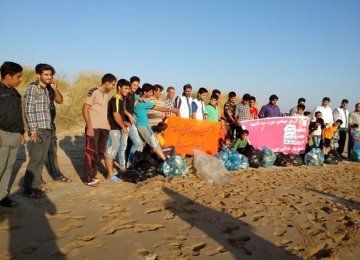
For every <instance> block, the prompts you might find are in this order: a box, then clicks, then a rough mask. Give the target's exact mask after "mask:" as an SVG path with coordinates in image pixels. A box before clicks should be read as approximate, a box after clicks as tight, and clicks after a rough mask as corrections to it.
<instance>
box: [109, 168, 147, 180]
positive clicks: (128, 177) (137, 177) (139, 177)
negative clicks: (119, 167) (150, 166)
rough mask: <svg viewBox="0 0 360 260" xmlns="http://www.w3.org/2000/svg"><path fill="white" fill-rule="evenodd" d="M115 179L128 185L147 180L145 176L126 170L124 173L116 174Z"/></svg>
mask: <svg viewBox="0 0 360 260" xmlns="http://www.w3.org/2000/svg"><path fill="white" fill-rule="evenodd" d="M116 177H118V178H120V179H121V180H122V181H125V182H130V183H138V182H142V181H144V180H146V179H147V176H144V175H141V174H140V173H139V172H138V171H136V170H127V171H126V172H124V173H118V174H117V175H116Z"/></svg>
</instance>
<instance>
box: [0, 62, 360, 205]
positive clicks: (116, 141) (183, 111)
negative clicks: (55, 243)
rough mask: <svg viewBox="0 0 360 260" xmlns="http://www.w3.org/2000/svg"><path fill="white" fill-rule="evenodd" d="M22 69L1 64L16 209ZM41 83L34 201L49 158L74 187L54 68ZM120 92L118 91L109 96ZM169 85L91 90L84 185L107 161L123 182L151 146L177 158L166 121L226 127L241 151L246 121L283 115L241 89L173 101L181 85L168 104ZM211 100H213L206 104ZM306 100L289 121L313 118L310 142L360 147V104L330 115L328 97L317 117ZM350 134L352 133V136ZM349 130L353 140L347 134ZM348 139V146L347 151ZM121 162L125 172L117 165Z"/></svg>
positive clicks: (3, 162) (36, 98)
mask: <svg viewBox="0 0 360 260" xmlns="http://www.w3.org/2000/svg"><path fill="white" fill-rule="evenodd" d="M22 70H23V68H22V67H21V66H20V65H19V64H17V63H14V62H4V63H3V64H2V66H1V83H0V199H1V201H0V205H1V206H5V207H11V206H14V205H15V202H14V201H13V200H11V199H10V197H9V192H10V188H11V183H10V182H11V181H10V179H11V178H14V176H13V174H14V173H13V172H12V169H13V166H14V162H15V160H16V154H17V150H18V148H19V145H22V144H24V143H25V138H24V134H25V130H24V129H25V127H24V123H23V118H22V99H21V95H20V94H19V93H18V91H17V90H16V87H18V86H19V84H20V82H21V80H22ZM35 73H36V77H37V80H36V81H34V82H32V83H30V85H29V86H28V87H27V89H26V93H25V109H24V114H25V119H26V123H27V125H28V129H29V137H30V140H29V141H30V143H31V146H30V148H29V156H30V160H29V162H28V165H27V168H26V171H25V177H24V182H23V189H24V195H25V196H27V197H29V198H34V199H37V198H42V197H44V192H46V191H47V188H46V187H45V186H44V185H43V184H42V176H41V173H42V170H43V167H44V165H45V163H46V161H47V163H48V165H49V167H48V169H49V173H50V175H51V177H52V179H53V180H56V181H62V182H69V181H71V180H70V179H68V178H67V177H65V176H64V175H63V174H62V172H61V170H60V168H59V163H58V159H57V141H56V125H55V121H54V120H55V116H56V108H55V103H57V104H61V103H63V96H62V94H61V91H60V89H59V87H58V85H57V83H56V81H55V80H54V75H55V69H54V68H53V67H52V66H51V65H49V64H38V65H37V66H36V67H35ZM113 89H115V94H114V95H112V96H110V92H111V91H112V90H113ZM163 92H164V88H163V86H161V85H159V84H155V85H151V84H149V83H145V84H143V85H142V86H141V88H140V78H139V77H137V76H133V77H131V78H130V79H129V80H127V79H120V80H117V78H116V77H115V76H114V75H113V74H110V73H108V74H105V75H104V76H103V77H102V79H101V84H100V85H99V86H97V87H94V88H91V89H90V90H89V91H88V93H87V97H86V99H85V102H84V105H83V109H82V114H83V117H84V120H85V124H86V129H85V132H86V150H85V166H84V173H83V177H82V181H83V183H84V184H86V185H88V186H92V187H96V186H98V185H99V183H100V181H99V179H97V178H96V174H97V171H98V167H99V165H100V164H101V160H102V159H104V161H105V166H106V169H107V177H108V178H109V179H111V180H113V181H119V180H120V179H119V178H118V177H117V176H119V173H120V174H125V172H126V170H127V169H129V168H131V167H133V164H134V159H135V153H136V152H137V151H139V152H142V151H144V149H146V147H147V148H149V152H152V153H154V154H156V155H157V157H158V158H159V159H160V160H166V158H168V157H169V156H171V155H174V154H175V153H176V150H175V149H176V148H175V147H173V146H170V147H164V143H165V142H164V131H165V129H166V127H167V124H166V122H167V119H168V118H169V117H172V116H179V117H182V118H190V119H195V120H207V121H211V122H221V126H222V128H221V131H220V136H216V137H214V138H219V139H222V140H223V142H224V143H225V145H226V146H228V147H232V148H233V149H235V150H239V151H243V149H246V147H247V146H248V145H249V142H248V139H247V136H248V135H249V134H250V133H249V131H248V130H246V129H243V128H242V122H243V121H246V120H251V119H258V118H266V117H280V116H285V114H284V113H282V112H281V110H280V108H279V106H278V105H277V101H278V97H277V96H276V95H271V96H270V97H269V103H268V104H266V105H264V106H262V107H261V109H260V111H258V109H257V107H256V98H255V97H254V96H251V95H250V94H244V95H243V96H242V98H241V101H240V102H239V103H237V96H236V93H235V92H230V93H229V94H228V100H227V101H226V102H225V104H221V101H220V95H221V91H219V90H217V89H215V90H213V91H212V92H211V94H210V97H209V98H208V95H209V91H208V90H207V89H205V88H200V89H199V90H198V91H197V94H196V97H195V98H193V89H192V86H191V85H190V84H186V85H185V86H184V87H183V93H182V95H180V96H177V97H175V93H176V89H175V87H172V86H170V87H168V88H167V89H166V98H165V99H162V96H163ZM206 100H209V101H208V102H207V104H206ZM305 102H306V100H305V98H299V100H298V104H297V106H295V107H294V108H292V109H291V110H290V113H289V115H290V116H308V117H309V120H311V123H310V126H309V145H310V146H314V147H322V148H323V151H324V153H325V154H326V153H328V151H329V149H330V147H333V148H334V147H335V148H336V149H337V151H338V152H339V153H340V154H343V153H344V152H345V150H347V149H350V150H348V151H347V153H348V154H350V152H351V149H353V146H354V142H357V143H358V140H359V135H358V132H357V128H358V126H359V124H360V103H357V104H356V105H355V110H354V111H353V112H351V113H349V112H348V110H347V106H348V103H349V102H348V100H347V99H344V100H342V102H341V105H340V106H339V107H338V108H336V109H334V110H332V109H331V108H330V107H329V103H330V98H328V97H325V98H323V100H322V104H321V105H320V106H318V107H316V108H315V110H314V111H313V112H308V111H306V109H305ZM351 130H352V132H351ZM349 133H350V135H349ZM348 136H349V146H348V147H345V143H346V139H347V138H348ZM115 160H116V161H117V162H118V168H119V172H118V171H117V170H115V168H114V161H115Z"/></svg>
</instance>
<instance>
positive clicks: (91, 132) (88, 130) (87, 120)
mask: <svg viewBox="0 0 360 260" xmlns="http://www.w3.org/2000/svg"><path fill="white" fill-rule="evenodd" d="M90 107H91V106H90V105H89V104H86V103H85V104H84V106H83V110H82V114H83V117H84V119H85V123H86V135H88V136H94V129H93V128H92V125H91V121H90V115H89V110H90Z"/></svg>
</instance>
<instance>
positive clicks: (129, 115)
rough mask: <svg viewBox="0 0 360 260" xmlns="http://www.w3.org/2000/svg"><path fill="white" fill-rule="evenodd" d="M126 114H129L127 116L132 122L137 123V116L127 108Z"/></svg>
mask: <svg viewBox="0 0 360 260" xmlns="http://www.w3.org/2000/svg"><path fill="white" fill-rule="evenodd" d="M125 115H127V117H128V118H129V120H130V123H132V124H135V123H136V119H135V117H134V116H133V115H132V114H130V113H129V112H128V111H127V110H125Z"/></svg>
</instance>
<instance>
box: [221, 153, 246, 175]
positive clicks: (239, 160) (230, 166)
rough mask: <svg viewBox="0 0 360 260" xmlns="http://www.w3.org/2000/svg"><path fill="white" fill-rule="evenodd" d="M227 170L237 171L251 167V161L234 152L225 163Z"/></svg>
mask: <svg viewBox="0 0 360 260" xmlns="http://www.w3.org/2000/svg"><path fill="white" fill-rule="evenodd" d="M224 165H225V168H226V170H228V171H237V170H239V169H246V168H248V167H249V160H248V158H247V157H246V156H244V155H242V154H239V153H238V152H237V151H233V152H232V153H231V155H230V156H229V157H228V159H227V160H226V161H225V163H224Z"/></svg>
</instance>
